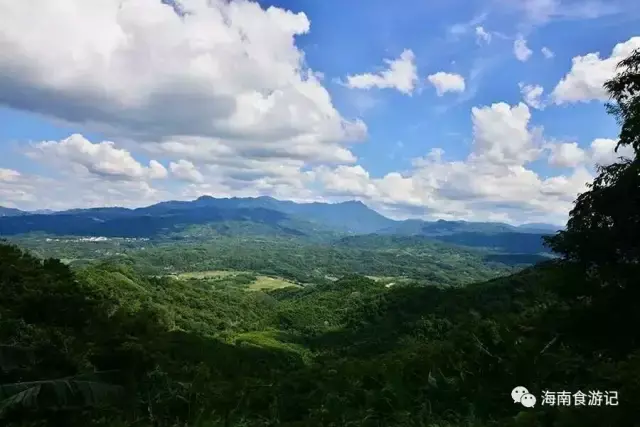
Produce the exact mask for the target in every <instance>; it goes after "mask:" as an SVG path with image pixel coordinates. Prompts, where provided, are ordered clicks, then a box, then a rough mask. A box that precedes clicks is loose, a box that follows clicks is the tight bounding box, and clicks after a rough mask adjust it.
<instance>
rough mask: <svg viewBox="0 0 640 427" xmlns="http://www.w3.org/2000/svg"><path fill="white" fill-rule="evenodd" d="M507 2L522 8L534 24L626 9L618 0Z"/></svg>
mask: <svg viewBox="0 0 640 427" xmlns="http://www.w3.org/2000/svg"><path fill="white" fill-rule="evenodd" d="M507 4H510V5H514V6H516V7H518V8H520V9H521V10H522V11H523V12H524V13H525V15H526V17H527V20H528V21H529V23H530V24H532V25H543V24H546V23H548V22H549V21H552V20H556V19H563V20H567V19H596V18H600V17H603V16H607V15H613V14H618V13H620V12H621V11H623V10H624V6H623V4H624V3H623V2H618V1H616V0H606V1H604V0H586V1H563V0H515V1H511V2H508V3H507Z"/></svg>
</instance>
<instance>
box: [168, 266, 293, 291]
mask: <svg viewBox="0 0 640 427" xmlns="http://www.w3.org/2000/svg"><path fill="white" fill-rule="evenodd" d="M242 276H245V277H255V279H254V280H252V281H251V282H250V283H247V284H246V285H245V287H246V289H247V290H250V291H259V290H271V289H280V288H287V287H292V286H293V287H299V286H300V285H298V284H296V283H294V282H291V281H289V280H286V279H283V278H281V277H270V276H262V275H255V273H251V272H249V271H233V270H209V271H193V272H187V273H181V274H178V275H176V276H174V277H176V278H178V279H182V280H189V279H201V280H216V281H218V280H219V281H222V282H227V281H228V282H232V281H233V279H235V278H242Z"/></svg>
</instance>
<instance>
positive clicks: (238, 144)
mask: <svg viewBox="0 0 640 427" xmlns="http://www.w3.org/2000/svg"><path fill="white" fill-rule="evenodd" d="M639 24H640V3H638V2H636V1H631V0H602V1H601V0H587V1H584V0H580V1H578V0H483V1H480V0H447V1H444V0H397V1H395V2H389V1H385V0H350V1H338V0H322V1H318V0H295V1H294V0H273V1H259V2H256V1H244V0H163V1H161V0H92V1H90V2H88V1H86V0H56V1H47V0H21V1H14V0H0V205H1V206H6V207H15V208H20V209H26V210H35V209H54V210H61V209H69V208H80V207H96V206H126V207H137V206H146V205H149V204H152V203H155V202H158V201H163V200H191V199H195V198H197V197H199V196H201V195H211V196H214V197H234V196H235V197H255V196H260V195H267V196H272V197H276V198H279V199H287V200H294V201H298V202H310V201H325V202H340V201H345V200H360V201H362V202H364V203H365V204H367V205H368V206H370V207H371V208H373V209H376V210H378V211H379V212H380V213H382V214H384V215H387V216H389V217H392V218H396V219H405V218H422V219H427V220H433V219H456V220H468V221H501V222H508V223H513V224H521V223H527V222H547V223H553V224H563V223H564V222H565V221H566V219H567V215H568V212H569V211H570V209H571V207H572V204H573V201H574V200H575V198H576V196H577V195H578V194H579V193H580V192H582V191H585V190H586V188H587V187H586V185H587V184H588V183H589V182H590V181H591V180H592V179H593V177H594V176H595V174H596V165H598V164H600V165H605V164H610V163H612V162H614V161H616V159H617V158H618V157H619V156H626V155H631V154H630V152H628V151H625V150H622V149H621V150H619V151H618V152H615V150H614V149H615V147H616V144H617V139H618V131H619V130H618V125H617V124H616V121H615V120H614V118H613V117H611V116H609V115H607V113H606V109H605V102H606V101H607V99H608V95H607V93H606V92H605V91H604V89H603V83H604V82H606V81H607V80H608V79H610V78H611V77H612V76H614V75H615V73H616V65H617V63H618V62H619V61H620V60H621V59H623V58H624V57H626V56H627V55H629V54H630V53H631V52H632V51H633V50H634V49H636V48H640V32H639V31H638V28H640V25H639Z"/></svg>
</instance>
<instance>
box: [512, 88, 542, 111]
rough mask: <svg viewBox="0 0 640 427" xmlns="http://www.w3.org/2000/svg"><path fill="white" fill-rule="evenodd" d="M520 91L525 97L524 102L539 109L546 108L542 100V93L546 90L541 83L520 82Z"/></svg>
mask: <svg viewBox="0 0 640 427" xmlns="http://www.w3.org/2000/svg"><path fill="white" fill-rule="evenodd" d="M518 86H519V87H520V93H521V94H522V97H523V98H524V102H526V103H527V105H528V106H529V107H531V108H535V109H537V110H542V109H544V107H545V106H544V103H543V101H542V93H543V92H544V88H543V87H542V86H540V85H527V84H524V83H519V84H518Z"/></svg>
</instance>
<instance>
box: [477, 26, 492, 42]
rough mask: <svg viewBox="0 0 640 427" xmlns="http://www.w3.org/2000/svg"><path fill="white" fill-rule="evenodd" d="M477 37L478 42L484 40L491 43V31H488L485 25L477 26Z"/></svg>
mask: <svg viewBox="0 0 640 427" xmlns="http://www.w3.org/2000/svg"><path fill="white" fill-rule="evenodd" d="M476 39H477V41H478V43H480V42H484V43H487V44H489V43H491V33H488V32H487V31H486V30H485V29H484V27H482V26H478V27H476Z"/></svg>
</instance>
